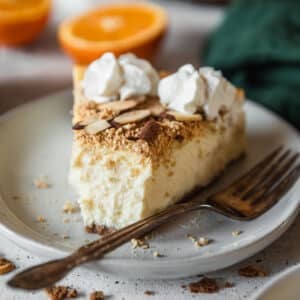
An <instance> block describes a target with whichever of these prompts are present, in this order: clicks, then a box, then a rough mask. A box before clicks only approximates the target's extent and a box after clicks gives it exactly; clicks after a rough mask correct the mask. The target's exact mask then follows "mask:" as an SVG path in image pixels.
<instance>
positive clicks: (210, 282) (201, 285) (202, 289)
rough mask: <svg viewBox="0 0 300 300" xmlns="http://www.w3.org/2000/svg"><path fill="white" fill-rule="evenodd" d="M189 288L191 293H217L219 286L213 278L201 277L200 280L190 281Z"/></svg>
mask: <svg viewBox="0 0 300 300" xmlns="http://www.w3.org/2000/svg"><path fill="white" fill-rule="evenodd" d="M189 289H190V292H191V293H206V294H212V293H217V292H218V291H219V289H220V288H219V286H218V284H217V281H216V280H215V279H213V278H207V277H203V278H202V279H201V280H200V281H197V282H192V283H190V284H189Z"/></svg>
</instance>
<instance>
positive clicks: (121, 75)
mask: <svg viewBox="0 0 300 300" xmlns="http://www.w3.org/2000/svg"><path fill="white" fill-rule="evenodd" d="M73 75H74V98H75V99H74V109H73V110H74V117H73V130H74V138H73V148H72V159H71V169H70V175H69V181H70V183H71V185H72V186H73V187H74V189H75V190H76V192H77V194H78V202H79V204H80V207H81V213H82V216H83V220H84V224H85V226H86V228H87V229H88V230H89V231H98V232H99V231H101V230H102V229H103V228H121V227H123V226H126V225H128V224H131V223H133V222H135V221H138V220H140V219H143V218H145V217H147V216H150V215H152V214H154V213H155V212H158V211H160V210H163V209H165V208H166V207H168V206H170V205H172V204H174V203H175V202H177V201H179V200H181V199H182V198H183V197H184V196H186V195H187V194H189V193H191V192H193V191H195V190H197V189H199V188H201V187H204V186H206V185H207V184H209V183H210V182H212V181H213V180H214V178H216V176H217V175H219V174H220V173H221V172H222V171H223V170H224V169H225V168H226V166H227V165H228V164H229V163H230V162H231V161H233V160H236V159H237V158H239V157H240V156H241V155H242V154H243V153H244V152H245V147H246V144H245V114H244V110H243V104H244V93H243V91H242V90H241V89H238V88H236V87H234V86H233V85H232V84H231V83H229V82H228V81H227V80H226V79H225V78H224V77H223V76H222V73H221V72H219V71H216V70H214V69H212V68H209V67H201V68H200V69H195V68H194V67H193V66H192V65H185V66H182V67H181V68H179V69H178V71H177V72H176V73H173V74H168V75H166V74H165V75H162V74H159V72H157V71H156V70H155V69H154V68H153V66H152V65H151V64H150V63H149V62H148V61H145V60H142V59H139V58H137V57H136V56H134V55H132V54H125V55H122V56H120V57H119V58H116V57H115V56H114V55H113V54H111V53H106V54H104V55H103V56H102V57H101V58H99V59H98V60H96V61H94V62H93V63H92V64H90V65H89V66H87V67H80V66H75V67H74V70H73Z"/></svg>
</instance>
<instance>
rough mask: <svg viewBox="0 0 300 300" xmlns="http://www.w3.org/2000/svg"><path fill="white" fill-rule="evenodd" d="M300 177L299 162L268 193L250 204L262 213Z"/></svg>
mask: <svg viewBox="0 0 300 300" xmlns="http://www.w3.org/2000/svg"><path fill="white" fill-rule="evenodd" d="M299 177H300V164H298V165H297V166H296V167H294V168H293V169H292V171H290V173H289V174H288V175H286V176H285V178H284V179H283V180H282V181H281V182H280V183H279V184H278V185H277V186H276V187H275V188H274V189H273V190H271V191H269V192H268V194H266V195H263V196H262V197H260V198H258V199H256V200H255V202H253V203H252V205H253V206H254V205H255V206H256V210H257V209H258V210H259V211H261V212H262V213H263V212H264V211H266V210H267V209H269V208H271V207H272V206H273V205H275V204H276V203H277V202H278V201H279V199H280V198H281V197H282V196H283V195H284V194H285V193H286V192H287V191H288V190H289V189H290V188H291V187H292V186H293V185H294V183H295V182H296V181H297V180H298V179H299Z"/></svg>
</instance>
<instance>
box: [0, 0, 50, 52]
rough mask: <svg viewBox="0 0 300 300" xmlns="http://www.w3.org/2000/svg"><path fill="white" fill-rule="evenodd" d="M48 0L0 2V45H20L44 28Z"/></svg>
mask: <svg viewBox="0 0 300 300" xmlns="http://www.w3.org/2000/svg"><path fill="white" fill-rule="evenodd" d="M49 11H50V0H14V1H13V0H0V45H7V46H15V45H22V44H26V43H28V42H31V41H32V40H34V39H35V38H36V37H37V36H38V35H39V34H40V32H41V31H42V30H43V28H44V27H45V24H46V22H47V20H48V14H49Z"/></svg>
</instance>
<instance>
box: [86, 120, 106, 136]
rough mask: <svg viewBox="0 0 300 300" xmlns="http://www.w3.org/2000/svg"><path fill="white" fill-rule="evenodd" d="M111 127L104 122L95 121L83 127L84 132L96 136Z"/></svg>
mask: <svg viewBox="0 0 300 300" xmlns="http://www.w3.org/2000/svg"><path fill="white" fill-rule="evenodd" d="M109 127H111V125H110V124H109V123H108V122H107V121H106V120H97V121H95V122H93V123H91V124H89V125H87V126H86V127H85V129H84V130H85V131H86V132H87V133H88V134H97V133H98V132H100V131H103V130H105V129H107V128H109Z"/></svg>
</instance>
